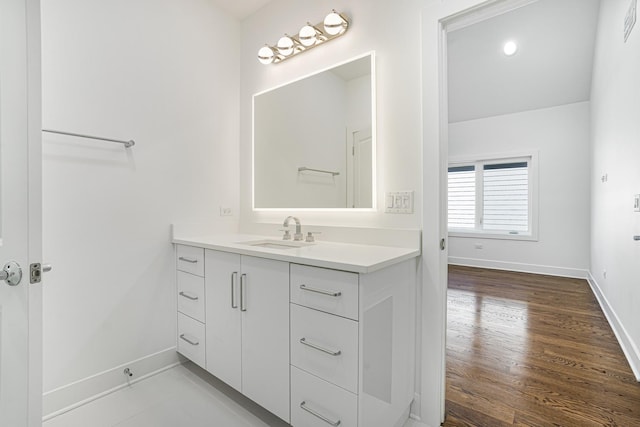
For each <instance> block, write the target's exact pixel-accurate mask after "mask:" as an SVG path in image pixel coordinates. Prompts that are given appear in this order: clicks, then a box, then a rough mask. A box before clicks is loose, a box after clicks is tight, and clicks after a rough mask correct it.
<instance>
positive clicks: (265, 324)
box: [205, 250, 289, 421]
mask: <svg viewBox="0 0 640 427" xmlns="http://www.w3.org/2000/svg"><path fill="white" fill-rule="evenodd" d="M205 293H206V369H207V371H209V372H210V373H212V374H213V375H215V376H216V377H218V378H220V379H221V380H222V381H224V382H226V383H227V384H229V385H231V386H232V387H234V388H235V389H237V390H238V391H240V392H241V393H243V394H244V395H245V396H247V397H248V398H250V399H251V400H253V401H255V402H256V403H258V404H259V405H261V406H263V407H264V408H266V409H267V410H269V411H271V412H273V413H274V414H276V415H277V416H279V417H280V418H282V419H283V420H285V421H289V263H287V262H282V261H274V260H270V259H266V258H257V257H252V256H245V255H238V254H234V253H229V252H222V251H213V250H206V251H205Z"/></svg>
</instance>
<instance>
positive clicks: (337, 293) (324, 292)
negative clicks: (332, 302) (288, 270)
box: [300, 285, 342, 297]
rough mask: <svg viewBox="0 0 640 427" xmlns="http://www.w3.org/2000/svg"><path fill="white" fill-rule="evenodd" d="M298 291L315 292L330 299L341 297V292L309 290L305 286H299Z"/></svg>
mask: <svg viewBox="0 0 640 427" xmlns="http://www.w3.org/2000/svg"><path fill="white" fill-rule="evenodd" d="M300 289H302V290H303V291H309V292H315V293H317V294H322V295H329V296H330V297H339V296H340V295H342V292H340V291H325V290H324V289H316V288H310V287H309V286H307V285H300Z"/></svg>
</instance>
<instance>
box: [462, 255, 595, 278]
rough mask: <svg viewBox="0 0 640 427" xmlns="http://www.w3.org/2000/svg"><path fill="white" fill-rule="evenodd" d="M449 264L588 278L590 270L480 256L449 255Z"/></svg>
mask: <svg viewBox="0 0 640 427" xmlns="http://www.w3.org/2000/svg"><path fill="white" fill-rule="evenodd" d="M449 264H452V265H461V266H465V267H478V268H490V269H492V270H507V271H518V272H521V273H534V274H546V275H549V276H559V277H571V278H575V279H586V278H587V277H588V274H589V272H588V270H583V269H579V268H567V267H555V266H550V265H538V264H525V263H520V262H505V261H493V260H487V259H478V258H462V257H449Z"/></svg>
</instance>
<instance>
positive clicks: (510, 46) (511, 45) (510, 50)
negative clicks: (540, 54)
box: [502, 41, 518, 56]
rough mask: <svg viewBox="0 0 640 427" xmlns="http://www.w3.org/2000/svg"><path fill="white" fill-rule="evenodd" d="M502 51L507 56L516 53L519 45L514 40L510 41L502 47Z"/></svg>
mask: <svg viewBox="0 0 640 427" xmlns="http://www.w3.org/2000/svg"><path fill="white" fill-rule="evenodd" d="M502 51H503V52H504V54H505V55H507V56H511V55H515V53H516V52H517V51H518V45H517V44H516V42H514V41H508V42H506V43H505V44H504V46H503V47H502Z"/></svg>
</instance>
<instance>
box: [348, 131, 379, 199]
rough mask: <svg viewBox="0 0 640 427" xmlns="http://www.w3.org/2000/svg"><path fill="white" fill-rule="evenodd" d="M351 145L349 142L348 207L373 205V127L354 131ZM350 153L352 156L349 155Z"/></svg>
mask: <svg viewBox="0 0 640 427" xmlns="http://www.w3.org/2000/svg"><path fill="white" fill-rule="evenodd" d="M350 145H351V147H349V144H347V147H348V148H347V150H349V151H350V153H348V154H347V159H349V160H348V162H347V207H351V208H371V207H372V206H373V187H372V185H373V183H372V180H373V178H372V177H373V161H372V159H373V138H372V133H371V128H370V127H369V128H367V129H361V130H357V131H354V132H353V133H352V141H351V144H350ZM349 154H350V156H349Z"/></svg>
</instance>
